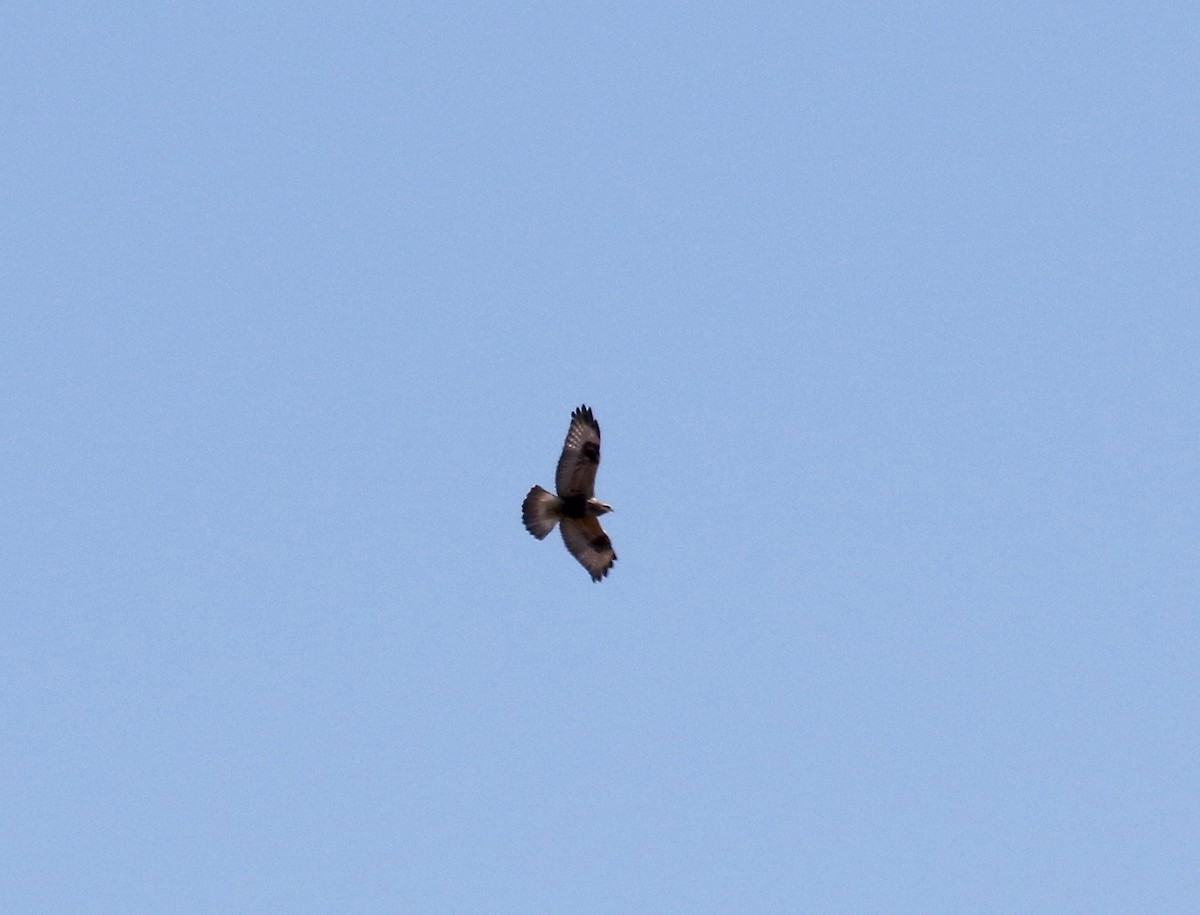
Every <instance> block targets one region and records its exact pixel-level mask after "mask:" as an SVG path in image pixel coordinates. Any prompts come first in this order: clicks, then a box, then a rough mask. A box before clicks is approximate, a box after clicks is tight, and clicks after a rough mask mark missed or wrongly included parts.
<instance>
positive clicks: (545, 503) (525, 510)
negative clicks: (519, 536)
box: [521, 406, 617, 581]
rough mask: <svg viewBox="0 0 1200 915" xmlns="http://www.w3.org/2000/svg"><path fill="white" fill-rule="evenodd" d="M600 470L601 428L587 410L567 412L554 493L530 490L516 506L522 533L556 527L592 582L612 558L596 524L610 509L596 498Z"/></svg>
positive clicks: (538, 533)
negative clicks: (565, 432)
mask: <svg viewBox="0 0 1200 915" xmlns="http://www.w3.org/2000/svg"><path fill="white" fill-rule="evenodd" d="M599 466H600V424H599V423H597V422H596V417H594V416H593V415H592V408H591V407H588V406H581V407H579V408H578V409H576V410H575V412H574V413H572V414H571V427H570V428H569V429H568V430H567V440H566V441H565V442H564V443H563V450H562V456H561V457H559V459H558V470H557V472H556V473H555V475H554V488H555V489H556V490H557V491H558V494H557V495H555V494H554V493H551V492H547V491H546V490H544V489H542V487H540V486H535V487H533V489H531V490H529V495H527V496H526V497H525V501H524V503H522V505H521V520H523V521H524V522H525V529H526V530H527V531H529V533H531V534H533V536H535V537H537V539H538V540H541V539H543V538H544V537H545V536H546V535H547V534H549V533H550V532H551V531H552V530H554V525H555V524H558V525H559V527H560V529H561V530H562V538H563V543H565V544H566V545H567V550H569V551H570V553H571V555H572V556H574V557H575V558H576V559H578V560H579V562H580V564H581V565H582V566H583V567H584V568H585V569H587V571H588V574H589V575H591V576H592V581H599V580H600V579H601V578H603V577H604V576H605V575H607V574H608V570H609V569H611V568H612V564H613V563H614V562H616V560H617V554H616V553H614V552H613V547H612V541H611V540H609V539H608V534H606V533H604V529H603V528H602V527H600V522H599V521H597V520H596V518H597V517H598V516H599V515H603V514H605V513H606V512H610V511H612V506H611V505H608V504H606V503H604V502H601V501H600V500H599V499H597V498H596V491H595V488H596V468H598V467H599Z"/></svg>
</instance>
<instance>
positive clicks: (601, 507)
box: [587, 499, 613, 515]
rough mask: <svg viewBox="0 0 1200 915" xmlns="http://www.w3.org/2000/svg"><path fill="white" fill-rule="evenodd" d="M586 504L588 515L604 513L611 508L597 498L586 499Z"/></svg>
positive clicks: (611, 508)
mask: <svg viewBox="0 0 1200 915" xmlns="http://www.w3.org/2000/svg"><path fill="white" fill-rule="evenodd" d="M587 506H588V514H589V515H606V514H608V513H609V512H610V511H612V510H613V507H612V506H611V505H609V504H608V503H607V502H601V501H600V500H599V499H588V503H587Z"/></svg>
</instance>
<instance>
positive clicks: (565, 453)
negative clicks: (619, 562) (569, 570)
mask: <svg viewBox="0 0 1200 915" xmlns="http://www.w3.org/2000/svg"><path fill="white" fill-rule="evenodd" d="M599 466H600V424H599V423H598V422H596V417H594V416H593V415H592V408H591V407H588V406H581V407H578V408H577V409H576V410H575V412H574V413H572V414H571V428H570V429H568V430H567V440H566V441H565V442H563V450H562V456H561V457H559V459H558V470H557V472H556V473H555V474H554V488H555V489H556V490H558V494H559V495H560V496H583V497H584V498H585V499H590V498H592V497H593V496H594V495H595V494H596V468H598V467H599ZM597 528H599V525H597ZM576 555H578V554H576Z"/></svg>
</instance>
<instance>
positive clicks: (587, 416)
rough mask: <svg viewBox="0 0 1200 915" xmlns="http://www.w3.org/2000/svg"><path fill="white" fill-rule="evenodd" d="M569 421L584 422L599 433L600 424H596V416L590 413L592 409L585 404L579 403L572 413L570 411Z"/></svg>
mask: <svg viewBox="0 0 1200 915" xmlns="http://www.w3.org/2000/svg"><path fill="white" fill-rule="evenodd" d="M571 419H577V420H580V421H581V422H585V423H587V424H588V425H590V426H592V427H594V428H595V430H596V431H597V432H599V431H600V423H598V422H596V415H595V414H594V413H593V412H592V408H591V407H589V406H588V405H587V404H585V403H581V404H580V405H579V406H577V407H576V408H575V409H574V411H572V413H571Z"/></svg>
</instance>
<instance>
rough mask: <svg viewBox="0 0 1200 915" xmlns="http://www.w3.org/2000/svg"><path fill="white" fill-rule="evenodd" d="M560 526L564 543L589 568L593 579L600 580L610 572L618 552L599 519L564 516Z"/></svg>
mask: <svg viewBox="0 0 1200 915" xmlns="http://www.w3.org/2000/svg"><path fill="white" fill-rule="evenodd" d="M559 527H560V528H562V538H563V543H565V544H566V545H567V549H568V550H569V551H570V553H571V555H572V556H574V557H575V558H576V559H578V560H579V563H580V565H582V566H583V567H584V568H585V569H587V570H588V574H590V575H591V576H592V581H599V580H600V579H601V578H603V577H604V576H605V575H607V574H608V570H609V569H611V568H612V564H613V563H614V562H616V561H617V554H616V553H615V552H614V551H613V547H612V541H611V540H609V539H608V534H606V533H604V528H602V527H601V526H600V522H599V521H597V520H596V519H595V518H594V517H591V516H587V517H583V518H563V519H562V521H561V522H559Z"/></svg>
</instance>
